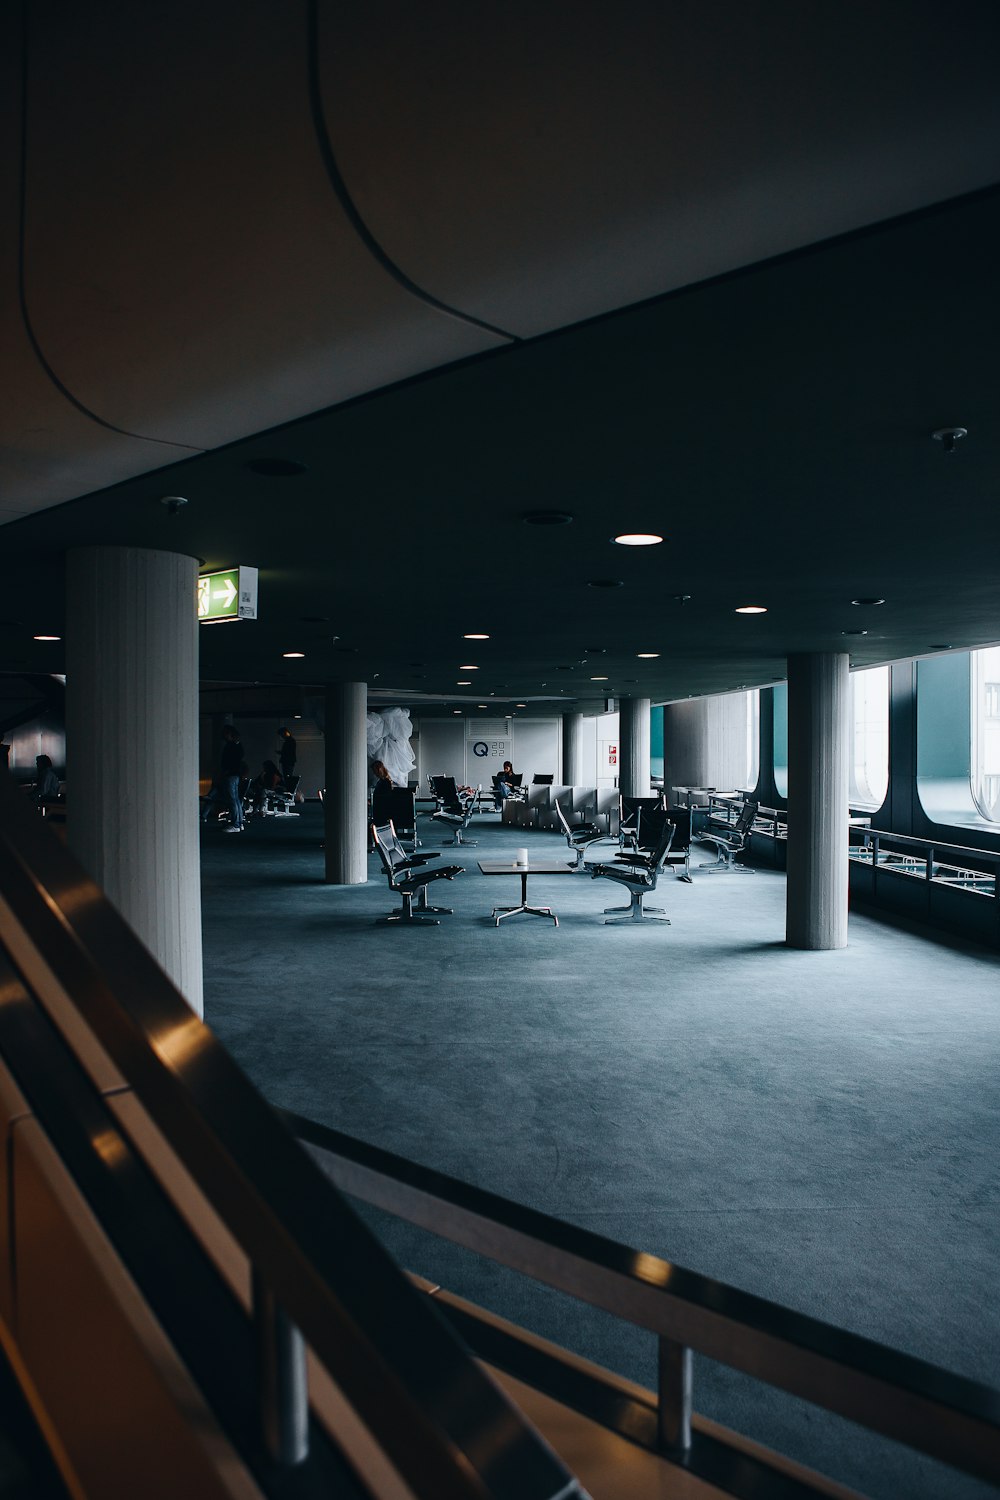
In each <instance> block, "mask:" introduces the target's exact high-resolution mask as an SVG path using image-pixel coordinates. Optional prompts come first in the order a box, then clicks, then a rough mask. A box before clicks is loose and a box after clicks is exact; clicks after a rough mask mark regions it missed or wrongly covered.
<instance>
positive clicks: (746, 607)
mask: <svg viewBox="0 0 1000 1500" xmlns="http://www.w3.org/2000/svg"><path fill="white" fill-rule="evenodd" d="M736 613H737V614H738V615H766V614H767V605H766V604H741V605H740V606H739V607H738V608H737V610H736Z"/></svg>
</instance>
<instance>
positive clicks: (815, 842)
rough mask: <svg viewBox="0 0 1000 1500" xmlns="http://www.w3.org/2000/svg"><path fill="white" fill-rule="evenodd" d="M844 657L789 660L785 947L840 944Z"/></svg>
mask: <svg viewBox="0 0 1000 1500" xmlns="http://www.w3.org/2000/svg"><path fill="white" fill-rule="evenodd" d="M848 667H849V658H848V656H847V654H846V653H845V652H840V651H829V652H816V653H800V654H798V655H794V656H790V657H789V658H788V881H787V893H786V897H785V939H786V941H787V943H788V945H789V947H792V948H816V949H824V948H844V947H846V946H847V878H848V871H847V839H848V830H847V817H848V791H847V778H848V707H849V698H848V694H849V691H850V677H849V675H848Z"/></svg>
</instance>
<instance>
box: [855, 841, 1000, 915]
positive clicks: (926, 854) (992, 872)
mask: <svg viewBox="0 0 1000 1500" xmlns="http://www.w3.org/2000/svg"><path fill="white" fill-rule="evenodd" d="M858 834H859V837H858V839H857V841H856V842H855V843H853V844H852V846H851V855H852V857H853V858H855V859H857V858H858V855H857V853H855V851H856V850H870V852H871V860H870V861H868V860H865V863H866V864H867V863H869V862H870V863H871V864H872V866H873V867H874V868H876V869H878V868H880V865H879V859H880V855H881V854H882V853H883V852H884V853H886V854H902V855H903V856H904V857H906V858H909V859H912V860H913V862H914V864H915V865H916V866H918V867H920V866H922V876H921V878H922V879H924V880H935V879H938V878H939V877H938V876H937V875H936V874H935V870H936V868H937V866H939V865H944V866H946V867H947V868H949V869H954V870H956V871H963V870H968V871H972V872H976V873H978V874H982V875H988V876H992V877H993V884H994V892H993V893H994V896H995V897H996V898H997V899H998V900H1000V851H998V852H997V853H993V852H992V851H991V850H989V849H971V848H969V847H967V846H966V845H964V844H942V843H939V842H937V840H934V839H921V838H915V837H913V836H912V835H910V834H905V833H888V832H886V831H885V830H883V829H879V828H867V829H859V830H858ZM882 868H884V867H882ZM907 873H909V872H907ZM914 877H916V871H914Z"/></svg>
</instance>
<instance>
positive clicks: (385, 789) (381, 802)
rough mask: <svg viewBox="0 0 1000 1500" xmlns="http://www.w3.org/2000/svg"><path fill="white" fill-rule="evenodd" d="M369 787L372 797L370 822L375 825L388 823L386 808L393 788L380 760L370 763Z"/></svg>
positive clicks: (391, 781)
mask: <svg viewBox="0 0 1000 1500" xmlns="http://www.w3.org/2000/svg"><path fill="white" fill-rule="evenodd" d="M369 787H370V790H371V797H372V821H373V822H375V823H386V822H388V820H389V811H388V808H389V805H390V801H391V799H390V798H389V793H390V792H391V791H392V788H393V780H392V777H391V776H390V775H389V772H388V771H387V770H386V768H385V766H384V765H383V764H382V762H381V761H380V760H373V761H372V764H371V773H370V775H369Z"/></svg>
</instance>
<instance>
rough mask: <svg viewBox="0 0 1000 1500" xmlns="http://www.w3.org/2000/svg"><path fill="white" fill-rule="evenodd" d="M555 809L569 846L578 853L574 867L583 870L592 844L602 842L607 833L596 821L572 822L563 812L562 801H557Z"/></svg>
mask: <svg viewBox="0 0 1000 1500" xmlns="http://www.w3.org/2000/svg"><path fill="white" fill-rule="evenodd" d="M555 810H556V817H557V818H558V820H559V827H560V830H561V832H562V833H563V835H564V837H565V839H566V844H567V847H568V848H569V849H571V850H572V852H573V853H574V854H575V855H576V864H575V865H574V867H573V868H574V869H576V870H582V869H583V868H584V860H585V857H586V853H587V850H588V849H589V848H590V846H591V844H596V843H600V842H601V841H602V840H604V839H606V838H607V835H606V834H605V833H603V832H602V831H601V829H600V828H598V826H597V824H596V823H571V822H570V821H569V819H568V818H567V816H566V814H565V813H564V812H563V808H562V803H561V802H556V804H555Z"/></svg>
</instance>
